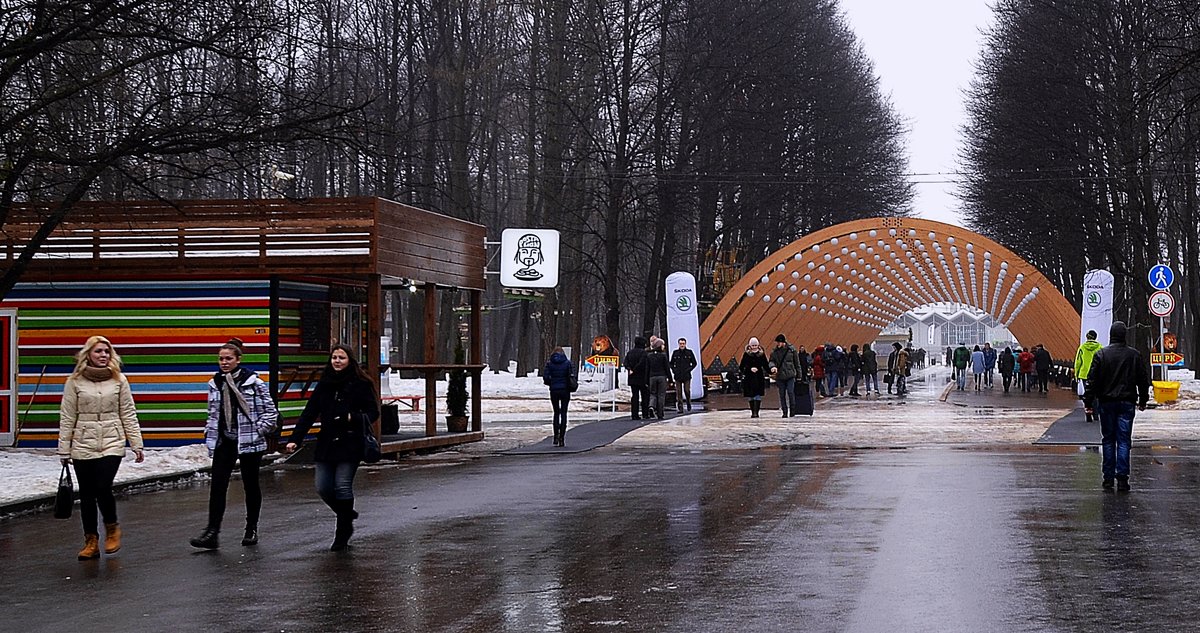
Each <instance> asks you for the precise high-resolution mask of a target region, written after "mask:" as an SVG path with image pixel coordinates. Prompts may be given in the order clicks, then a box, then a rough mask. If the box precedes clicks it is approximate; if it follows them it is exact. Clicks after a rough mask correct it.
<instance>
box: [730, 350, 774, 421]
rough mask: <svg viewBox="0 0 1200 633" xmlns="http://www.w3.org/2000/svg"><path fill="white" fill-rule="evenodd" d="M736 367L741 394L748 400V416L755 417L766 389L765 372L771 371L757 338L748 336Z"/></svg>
mask: <svg viewBox="0 0 1200 633" xmlns="http://www.w3.org/2000/svg"><path fill="white" fill-rule="evenodd" d="M738 368H739V369H740V370H741V372H742V395H744V396H746V398H748V399H749V400H750V417H752V418H757V417H758V411H759V409H761V408H762V399H763V394H764V393H766V391H767V373H768V372H770V371H771V364H770V363H769V362H768V361H767V355H766V354H764V353H763V350H762V346H761V345H759V344H758V339H757V338H755V337H750V343H749V344H748V345H746V353H745V354H742V362H741V363H740V364H739V365H738Z"/></svg>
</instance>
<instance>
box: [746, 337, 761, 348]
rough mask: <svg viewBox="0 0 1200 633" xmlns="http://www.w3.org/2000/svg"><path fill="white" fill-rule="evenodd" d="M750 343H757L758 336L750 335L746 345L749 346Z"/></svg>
mask: <svg viewBox="0 0 1200 633" xmlns="http://www.w3.org/2000/svg"><path fill="white" fill-rule="evenodd" d="M751 345H755V346H757V345H758V337H757V336H751V337H750V342H749V343H748V344H747V345H746V346H747V347H749V346H751Z"/></svg>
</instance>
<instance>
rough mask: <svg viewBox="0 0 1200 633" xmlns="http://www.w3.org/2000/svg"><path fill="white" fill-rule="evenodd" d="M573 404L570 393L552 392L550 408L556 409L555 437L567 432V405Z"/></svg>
mask: <svg viewBox="0 0 1200 633" xmlns="http://www.w3.org/2000/svg"><path fill="white" fill-rule="evenodd" d="M570 402H571V392H570V391H551V392H550V406H552V407H554V436H555V437H558V436H560V435H563V434H565V433H566V432H567V405H568V404H570Z"/></svg>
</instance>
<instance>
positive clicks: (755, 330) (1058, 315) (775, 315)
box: [700, 218, 1080, 360]
mask: <svg viewBox="0 0 1200 633" xmlns="http://www.w3.org/2000/svg"><path fill="white" fill-rule="evenodd" d="M939 302H953V303H961V304H965V305H970V306H973V307H975V308H978V309H980V310H983V311H984V312H987V313H988V314H990V315H992V317H993V318H995V319H996V321H998V322H999V323H1002V324H1004V325H1005V326H1006V327H1008V329H1009V331H1011V332H1012V333H1013V336H1015V337H1016V338H1017V339H1018V340H1019V341H1021V342H1022V344H1024V345H1031V344H1037V343H1042V344H1044V345H1045V346H1046V348H1047V349H1048V350H1049V351H1050V353H1051V354H1052V355H1053V356H1054V357H1055V358H1069V357H1071V356H1073V354H1074V352H1075V348H1076V347H1077V346H1078V343H1079V323H1080V317H1079V313H1078V312H1076V311H1075V308H1074V306H1072V305H1071V302H1070V301H1067V299H1066V297H1064V296H1063V295H1062V293H1061V292H1059V291H1058V289H1057V288H1056V287H1055V286H1054V284H1052V283H1050V280H1049V279H1047V278H1046V276H1045V275H1043V274H1042V273H1041V272H1039V271H1038V270H1037V268H1035V267H1034V266H1033V265H1032V264H1030V263H1028V262H1026V261H1025V260H1024V259H1022V258H1021V257H1020V256H1018V255H1017V254H1016V253H1013V252H1012V251H1010V250H1009V249H1007V248H1005V247H1003V246H1001V245H1000V244H998V243H996V242H994V241H992V240H990V239H988V238H986V237H984V236H982V235H980V234H978V233H975V232H973V231H970V230H968V229H964V228H962V227H959V226H953V225H950V224H944V223H942V222H935V221H933V220H922V219H916V218H871V219H866V220H855V221H852V222H845V223H843V224H838V225H836V226H831V227H828V228H825V229H822V230H820V231H817V232H815V233H812V234H810V235H806V236H804V237H802V238H800V239H798V240H796V241H795V242H792V243H791V244H788V245H787V246H785V247H784V248H782V249H780V250H778V251H776V252H774V253H772V254H771V256H769V257H767V258H766V259H765V260H763V261H762V262H760V263H759V264H758V265H757V266H755V267H754V268H753V269H752V270H751V271H750V272H749V273H747V274H746V276H744V277H742V278H741V279H740V280H738V282H737V283H736V284H734V286H733V288H732V289H730V291H729V293H728V294H726V295H725V297H724V298H723V299H721V302H720V303H718V304H717V307H716V308H715V309H714V310H713V311H712V313H711V314H709V315H708V317H707V318H706V319H705V320H704V323H703V324H701V326H700V339H701V340H702V341H703V343H702V350H703V357H704V358H713V357H714V355H718V354H719V355H720V356H721V358H723V359H726V360H728V359H729V358H731V357H732V358H740V357H741V354H742V351H743V350H744V349H745V346H746V342H747V341H748V340H749V339H750V337H751V336H757V337H758V338H759V339H760V340H761V341H762V344H763V346H764V347H765V348H766V349H768V350H769V349H770V348H771V341H772V340H774V338H775V335H776V334H779V333H781V332H782V333H783V334H785V335H786V336H787V337H788V340H789V341H790V342H792V343H795V344H803V345H806V346H807V347H808V349H809V350H810V351H811V350H812V349H813V348H814V347H815V346H817V345H821V344H823V343H825V342H830V341H832V342H834V343H836V344H839V345H849V344H852V343H858V344H860V345H861V344H862V343H864V342H870V341H873V340H875V338H876V337H877V336H878V335H879V333H880V332H881V331H882V330H883V328H884V327H886V326H887V325H888V324H889V323H891V322H892V321H894V320H895V319H896V318H897V317H899V316H900V315H902V314H904V313H905V312H907V311H909V310H912V309H914V308H918V307H921V306H924V305H928V304H931V303H939Z"/></svg>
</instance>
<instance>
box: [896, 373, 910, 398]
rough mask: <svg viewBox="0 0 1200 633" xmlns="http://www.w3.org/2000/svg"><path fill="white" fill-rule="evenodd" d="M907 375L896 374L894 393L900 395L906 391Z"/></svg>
mask: <svg viewBox="0 0 1200 633" xmlns="http://www.w3.org/2000/svg"><path fill="white" fill-rule="evenodd" d="M907 378H908V377H907V376H901V375H900V374H896V395H898V396H902V395H904V394H906V393H908V384H906V383H907Z"/></svg>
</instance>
